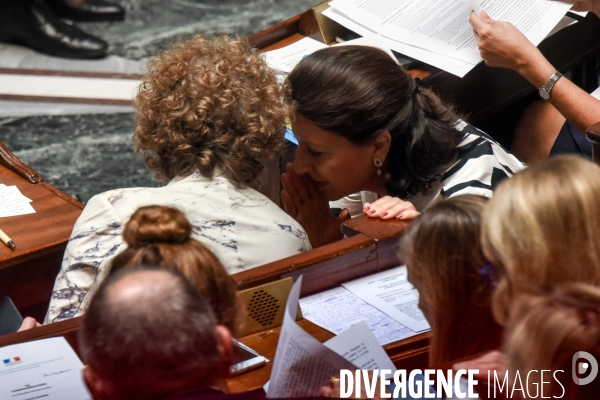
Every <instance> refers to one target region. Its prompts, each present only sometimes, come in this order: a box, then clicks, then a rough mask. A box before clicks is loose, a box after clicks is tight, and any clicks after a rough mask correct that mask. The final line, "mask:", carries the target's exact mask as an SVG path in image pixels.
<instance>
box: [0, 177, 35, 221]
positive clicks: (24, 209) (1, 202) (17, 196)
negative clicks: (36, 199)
mask: <svg viewBox="0 0 600 400" xmlns="http://www.w3.org/2000/svg"><path fill="white" fill-rule="evenodd" d="M29 203H31V199H28V198H27V197H25V196H23V194H22V193H21V191H20V190H19V188H17V187H16V186H6V185H4V184H1V183H0V218H1V217H12V216H15V215H23V214H33V213H35V210H34V209H33V207H31V204H29Z"/></svg>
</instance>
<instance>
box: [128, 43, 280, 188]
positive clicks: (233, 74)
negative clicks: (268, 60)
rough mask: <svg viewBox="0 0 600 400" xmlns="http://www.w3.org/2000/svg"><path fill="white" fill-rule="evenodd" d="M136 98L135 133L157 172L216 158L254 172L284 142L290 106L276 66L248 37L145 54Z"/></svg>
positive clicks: (210, 166)
mask: <svg viewBox="0 0 600 400" xmlns="http://www.w3.org/2000/svg"><path fill="white" fill-rule="evenodd" d="M147 68H148V73H147V74H146V76H145V77H144V79H143V81H142V84H141V85H140V87H139V92H138V94H137V96H136V99H135V107H136V110H137V116H136V124H137V127H136V130H135V134H134V136H133V140H134V142H135V145H136V150H137V151H138V152H140V153H141V154H142V156H143V157H144V159H145V161H146V164H147V166H148V168H150V169H151V170H153V171H155V172H156V175H157V178H159V179H163V180H164V179H172V178H174V177H178V176H186V175H189V174H190V173H192V172H194V171H196V170H198V171H199V172H200V173H201V174H202V175H204V176H206V177H211V176H212V173H213V170H214V168H215V166H217V165H218V166H220V167H221V168H223V169H224V170H225V171H226V172H229V173H230V175H231V176H232V178H233V179H235V180H236V181H238V182H243V183H250V182H252V181H254V180H255V179H256V176H257V175H258V173H259V172H260V171H261V170H262V169H263V167H264V164H265V162H267V161H268V160H270V159H272V158H274V157H276V156H277V155H279V154H280V152H281V150H282V149H283V146H284V131H285V127H284V126H285V120H286V117H287V116H288V114H289V113H288V107H287V106H286V105H285V104H284V103H283V101H282V100H283V97H284V92H283V88H282V85H281V84H280V83H278V81H277V78H276V76H275V74H274V72H273V71H272V70H271V69H270V68H268V67H267V66H266V64H265V62H264V60H263V58H262V56H261V55H260V53H259V52H258V50H255V49H253V48H252V47H251V46H250V45H249V44H247V43H245V42H241V41H233V40H232V39H230V38H229V37H227V36H219V37H217V38H216V39H214V40H208V39H206V38H204V37H202V36H196V37H193V38H191V39H189V40H185V41H180V42H178V43H176V44H175V45H174V46H173V47H172V48H170V49H167V50H165V51H163V52H162V53H160V54H159V55H158V56H157V57H154V58H152V59H150V60H149V61H148V64H147Z"/></svg>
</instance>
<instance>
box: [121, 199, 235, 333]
mask: <svg viewBox="0 0 600 400" xmlns="http://www.w3.org/2000/svg"><path fill="white" fill-rule="evenodd" d="M191 232H192V226H191V224H190V223H189V221H188V220H187V219H186V218H185V215H184V214H183V213H182V212H181V211H179V210H177V209H176V208H172V207H166V206H146V207H140V208H139V209H138V210H137V211H136V212H135V213H133V215H132V216H131V218H130V219H129V221H128V222H127V224H126V225H125V228H124V230H123V239H124V240H125V243H127V245H128V246H129V247H128V248H127V249H125V251H123V252H122V253H120V254H119V255H117V256H116V257H115V258H114V259H113V261H112V263H111V270H110V274H113V273H115V272H116V271H119V270H122V269H129V268H134V267H140V266H157V267H165V268H172V269H175V270H177V271H179V272H180V273H181V274H182V275H184V276H185V277H186V278H187V279H188V280H189V281H190V282H191V283H192V285H194V286H195V287H196V288H198V289H199V290H200V292H201V293H202V294H203V295H204V297H206V299H207V300H208V302H209V304H210V305H211V307H212V309H213V312H214V313H215V316H216V317H217V322H218V323H219V324H220V325H224V326H226V327H227V328H228V329H229V330H230V331H231V332H232V333H234V334H235V333H236V332H237V331H238V329H239V324H240V322H241V318H242V314H241V313H240V306H239V302H238V297H237V284H236V282H235V281H234V280H233V278H232V277H231V276H229V274H228V273H227V271H226V270H225V268H224V267H223V265H222V264H221V262H220V261H219V259H218V258H217V257H216V256H215V255H214V254H213V253H212V252H211V251H210V250H208V249H207V248H206V247H205V246H204V245H203V244H202V243H200V242H199V241H197V240H195V239H192V238H191V237H190V235H191Z"/></svg>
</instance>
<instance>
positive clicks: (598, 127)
mask: <svg viewBox="0 0 600 400" xmlns="http://www.w3.org/2000/svg"><path fill="white" fill-rule="evenodd" d="M585 136H586V137H587V140H589V141H590V143H591V144H592V160H593V161H594V162H595V163H597V164H600V122H598V123H597V124H594V125H592V126H590V127H589V128H588V129H587V132H586V134H585Z"/></svg>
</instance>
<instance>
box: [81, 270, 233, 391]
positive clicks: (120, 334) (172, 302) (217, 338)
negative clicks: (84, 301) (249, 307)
mask: <svg viewBox="0 0 600 400" xmlns="http://www.w3.org/2000/svg"><path fill="white" fill-rule="evenodd" d="M224 334H225V336H223V335H224ZM227 341H229V342H230V337H229V336H228V334H226V332H223V328H222V327H217V326H216V322H215V317H214V315H213V313H212V311H211V309H210V306H209V305H208V303H207V302H206V300H205V299H204V298H203V297H202V295H201V294H200V293H199V292H198V291H197V290H196V289H195V288H194V287H193V286H192V285H191V284H190V283H189V282H188V281H187V280H186V279H185V278H184V277H183V276H181V275H180V274H178V273H176V272H174V271H173V270H158V269H135V270H126V271H123V272H121V273H117V274H115V275H114V276H111V277H110V278H109V279H108V280H107V281H106V282H105V283H104V284H103V285H102V286H101V287H100V289H99V290H98V292H97V293H96V295H95V296H94V298H93V299H92V301H91V303H90V306H89V308H88V310H87V312H86V314H85V316H84V320H83V324H82V328H81V332H80V348H81V354H82V357H83V359H84V362H85V363H86V364H87V365H88V369H87V370H86V382H87V383H88V387H90V390H91V391H92V394H93V395H94V398H104V397H106V396H108V397H110V398H133V397H131V396H132V395H135V398H136V399H137V398H139V399H142V398H147V399H151V398H160V397H162V396H164V395H166V394H169V393H171V392H174V391H177V390H182V389H188V388H200V387H210V386H211V385H212V384H213V383H214V382H215V381H216V380H217V379H219V378H222V377H225V376H224V375H226V371H227V370H228V367H229V365H228V363H229V360H228V359H227V358H228V357H227V349H224V348H223V346H225V347H227V346H230V343H229V344H227V343H226V342H227ZM223 356H225V357H223ZM223 358H225V359H223Z"/></svg>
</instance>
